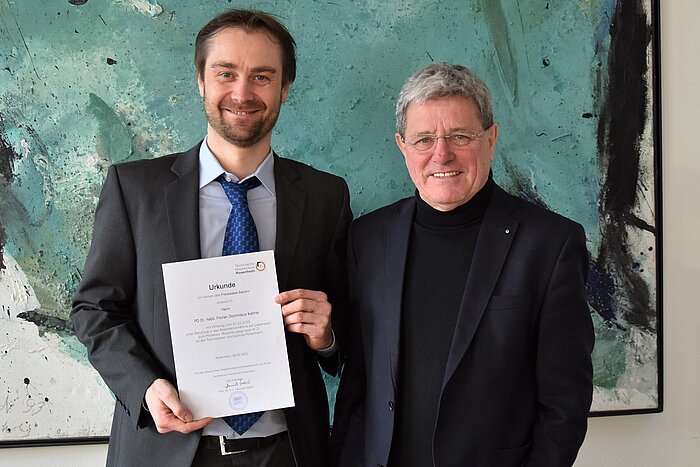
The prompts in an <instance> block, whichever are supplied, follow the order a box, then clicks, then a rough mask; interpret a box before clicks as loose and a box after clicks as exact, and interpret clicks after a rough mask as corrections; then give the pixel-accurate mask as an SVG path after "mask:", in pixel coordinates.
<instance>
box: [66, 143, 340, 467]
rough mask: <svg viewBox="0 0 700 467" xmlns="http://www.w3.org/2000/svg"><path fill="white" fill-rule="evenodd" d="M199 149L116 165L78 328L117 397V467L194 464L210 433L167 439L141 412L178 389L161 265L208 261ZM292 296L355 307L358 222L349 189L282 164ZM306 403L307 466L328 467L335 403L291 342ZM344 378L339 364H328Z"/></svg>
mask: <svg viewBox="0 0 700 467" xmlns="http://www.w3.org/2000/svg"><path fill="white" fill-rule="evenodd" d="M198 151H199V145H197V146H196V147H194V148H192V149H190V150H189V151H187V152H185V153H179V154H172V155H169V156H166V157H162V158H157V159H152V160H145V161H136V162H129V163H125V164H118V165H114V166H112V167H110V169H109V173H108V175H107V180H106V181H105V184H104V187H103V190H102V195H101V196H100V202H99V204H98V207H97V211H96V213H95V226H94V233H93V240H92V246H91V248H90V252H89V254H88V258H87V262H86V265H85V271H84V275H83V279H82V281H81V283H80V285H79V286H78V290H77V292H76V294H75V297H74V300H73V312H72V315H71V317H72V320H73V323H74V327H75V332H76V335H77V336H78V338H79V339H80V340H81V342H83V343H84V344H85V345H86V347H87V349H88V356H89V359H90V362H91V363H92V364H93V366H94V367H95V368H96V369H97V370H98V371H99V372H100V374H101V375H102V377H103V378H104V380H105V382H106V383H107V385H108V386H109V388H110V389H111V390H112V392H114V394H115V396H116V400H117V404H116V408H115V413H114V419H113V425H112V433H111V436H110V446H109V454H108V459H107V465H109V466H163V465H168V466H172V467H175V466H183V467H184V466H189V465H191V462H192V459H193V457H194V454H195V450H196V448H197V444H198V442H199V436H200V434H201V433H200V432H198V433H194V434H191V435H182V434H179V433H169V434H164V435H163V434H159V433H158V432H157V431H156V429H155V426H154V424H153V420H152V418H151V417H150V414H149V413H148V412H147V411H145V410H143V409H142V402H143V398H144V394H145V392H146V389H147V388H148V386H149V385H150V384H151V383H152V382H153V381H154V380H155V379H157V378H165V379H168V380H169V381H171V382H173V383H174V384H176V377H175V368H174V363H173V353H172V345H171V340H170V329H169V324H168V312H167V308H166V301H165V292H164V287H163V274H162V271H161V265H162V264H163V263H168V262H173V261H183V260H191V259H196V258H200V257H201V255H200V246H199V217H198V216H199V213H198V209H199V198H198V196H199V191H198V182H199V168H198ZM274 171H275V182H276V191H277V236H276V248H275V260H276V264H277V274H278V282H279V288H280V290H281V291H283V290H290V289H294V288H298V287H301V288H307V289H314V290H322V291H324V292H326V293H327V294H328V296H329V301H330V302H331V304H332V305H333V313H334V315H335V314H337V315H338V317H340V315H341V314H342V309H343V304H344V301H345V298H344V297H345V293H346V292H345V265H344V258H345V246H346V242H347V228H348V226H349V223H350V221H351V219H352V213H351V211H350V206H349V194H348V189H347V185H346V184H345V182H344V181H343V180H342V179H341V178H339V177H336V176H333V175H330V174H327V173H323V172H320V171H317V170H315V169H312V168H311V167H309V166H306V165H304V164H301V163H298V162H294V161H291V160H288V159H283V158H280V157H277V156H276V155H275V165H274ZM286 339H287V348H288V353H289V365H290V371H291V375H292V383H293V387H294V399H295V402H296V406H295V407H293V408H290V409H285V416H286V419H287V426H288V429H289V437H290V440H291V444H292V448H293V450H294V454H295V457H296V459H297V463H298V465H299V466H300V467H301V466H318V467H326V465H327V458H326V455H327V439H328V405H327V404H328V403H327V398H326V390H325V386H324V383H323V378H322V376H321V373H320V371H319V366H318V359H317V354H316V353H315V352H314V351H312V350H311V349H309V348H308V346H307V345H306V343H305V341H304V339H303V337H302V335H300V334H295V333H287V334H286ZM323 363H325V364H327V365H329V366H330V370H332V369H333V364H332V363H333V362H332V361H327V362H323Z"/></svg>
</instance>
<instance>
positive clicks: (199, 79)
mask: <svg viewBox="0 0 700 467" xmlns="http://www.w3.org/2000/svg"><path fill="white" fill-rule="evenodd" d="M197 86H198V87H199V95H200V96H201V97H204V79H203V78H202V76H201V75H200V74H199V73H197Z"/></svg>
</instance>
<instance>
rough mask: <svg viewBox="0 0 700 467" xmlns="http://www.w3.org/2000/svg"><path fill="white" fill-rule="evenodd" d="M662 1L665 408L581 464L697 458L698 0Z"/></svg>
mask: <svg viewBox="0 0 700 467" xmlns="http://www.w3.org/2000/svg"><path fill="white" fill-rule="evenodd" d="M657 1H660V0H657ZM661 6H662V9H661V31H662V33H661V71H662V86H663V88H662V109H663V118H662V124H663V128H662V136H663V162H662V172H663V185H662V186H663V274H664V277H663V282H664V284H663V294H664V308H663V326H664V342H663V346H664V373H665V378H664V390H665V401H664V404H665V410H664V412H663V413H662V414H654V415H634V416H624V417H609V418H595V419H592V420H591V421H590V425H589V431H588V436H587V438H586V441H585V443H584V445H583V448H582V449H581V453H580V454H579V459H578V461H577V462H576V467H618V466H620V467H627V466H629V467H686V466H687V467H691V466H692V467H696V466H700V335H699V333H698V331H699V330H700V299H698V298H697V297H698V295H696V292H698V290H699V289H700V209H698V208H699V207H700V202H699V200H700V79H698V77H699V76H700V34H698V32H697V31H698V28H700V2H699V1H698V0H666V1H665V2H662V5H661ZM106 454H107V448H106V446H105V445H89V446H62V447H45V448H16V449H15V448H13V449H0V465H2V466H3V467H26V466H35V465H42V466H43V465H45V466H49V467H94V466H100V465H104V463H105V458H106Z"/></svg>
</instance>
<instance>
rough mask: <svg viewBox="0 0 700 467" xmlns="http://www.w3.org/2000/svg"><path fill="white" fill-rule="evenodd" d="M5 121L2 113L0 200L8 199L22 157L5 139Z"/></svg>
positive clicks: (1, 242)
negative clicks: (6, 193)
mask: <svg viewBox="0 0 700 467" xmlns="http://www.w3.org/2000/svg"><path fill="white" fill-rule="evenodd" d="M3 121H4V120H3V116H2V114H0V195H2V196H0V200H5V199H7V196H6V195H5V192H6V191H7V190H9V186H10V184H11V183H12V180H13V179H14V161H15V160H16V159H19V157H20V156H19V154H17V153H16V152H15V150H14V149H12V146H10V144H9V143H8V142H7V140H6V139H5V135H4V131H5V125H4V123H3ZM3 211H4V203H3V202H0V214H1V213H2V212H3ZM4 219H5V216H2V217H0V270H3V269H5V261H4V259H3V255H2V252H3V249H4V248H5V242H6V241H7V237H6V234H5V227H4V225H3V220H4Z"/></svg>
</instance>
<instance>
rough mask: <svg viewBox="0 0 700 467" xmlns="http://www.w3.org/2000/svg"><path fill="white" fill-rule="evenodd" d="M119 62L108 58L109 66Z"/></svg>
mask: <svg viewBox="0 0 700 467" xmlns="http://www.w3.org/2000/svg"><path fill="white" fill-rule="evenodd" d="M116 63H117V61H116V60H115V59H113V58H110V57H107V65H116Z"/></svg>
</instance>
